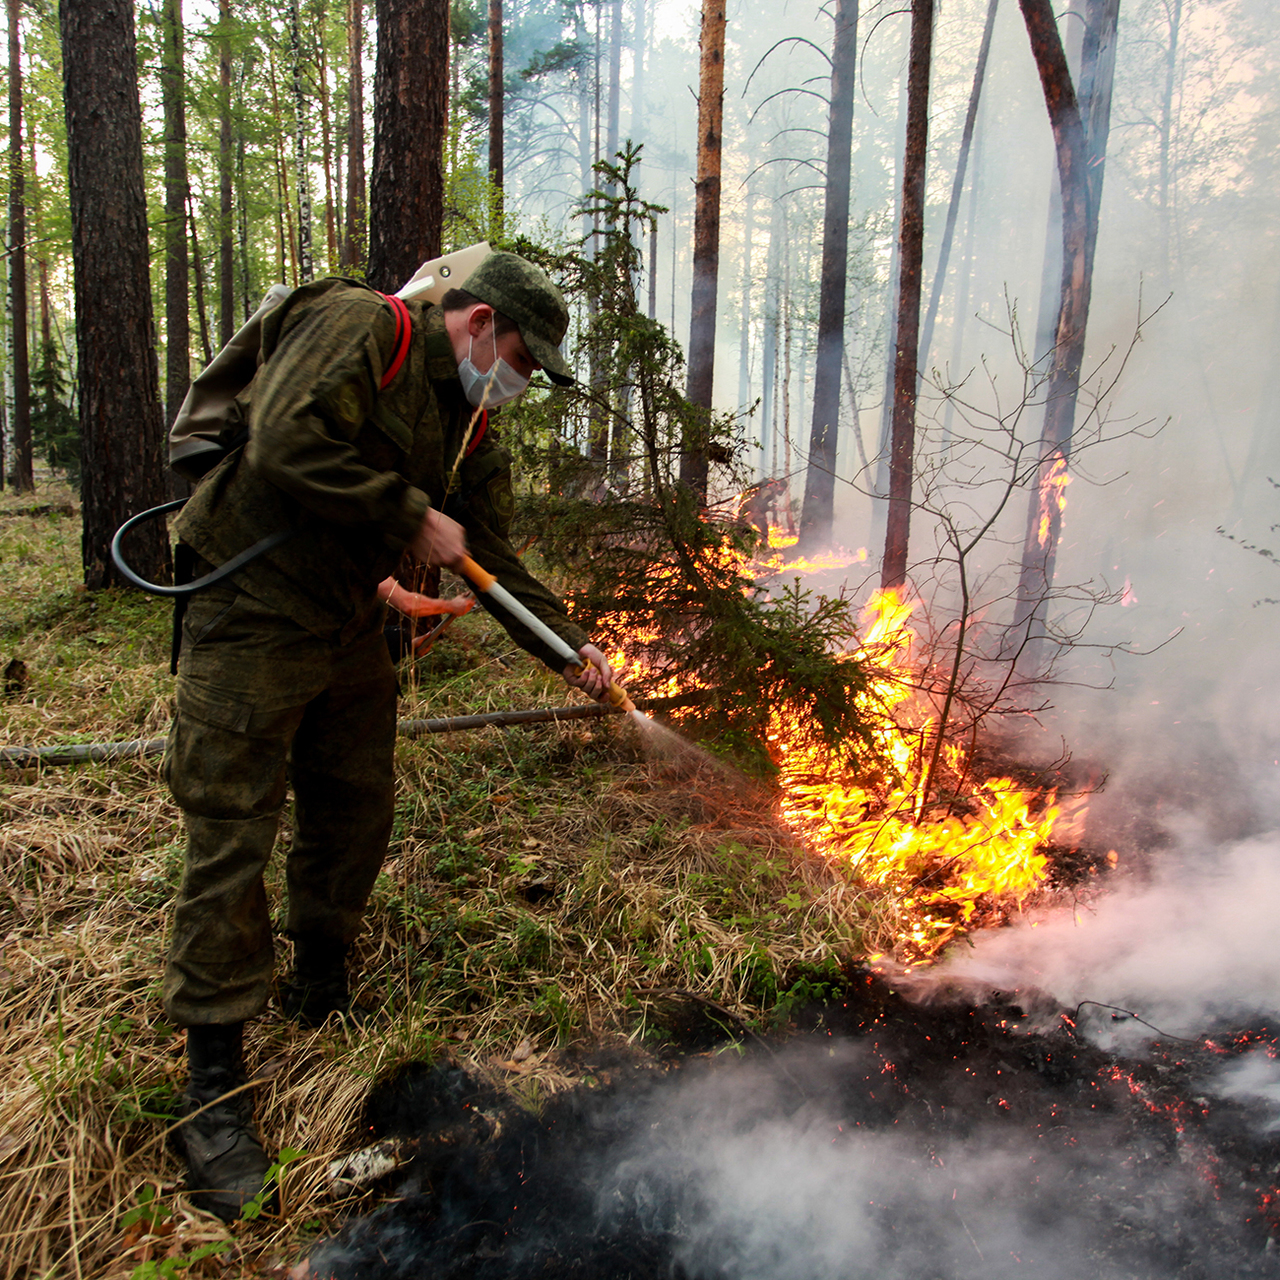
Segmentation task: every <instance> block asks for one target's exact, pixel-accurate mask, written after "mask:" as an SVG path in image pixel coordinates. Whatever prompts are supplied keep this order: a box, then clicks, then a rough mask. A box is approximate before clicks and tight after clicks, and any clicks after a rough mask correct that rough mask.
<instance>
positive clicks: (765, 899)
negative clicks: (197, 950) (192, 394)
mask: <svg viewBox="0 0 1280 1280" xmlns="http://www.w3.org/2000/svg"><path fill="white" fill-rule="evenodd" d="M66 501H67V498H66V495H65V494H64V493H58V494H56V495H51V494H50V493H49V492H48V491H42V492H41V493H39V494H38V495H37V497H36V500H35V502H34V503H33V502H32V501H31V499H30V498H22V499H18V498H16V497H15V496H13V495H3V496H0V557H2V558H3V563H4V566H5V570H6V575H5V587H4V595H3V598H0V659H2V660H3V663H4V664H5V665H9V664H11V663H14V662H15V660H17V661H18V662H20V663H21V664H22V667H21V668H19V667H17V666H14V667H13V672H14V675H13V677H12V680H11V683H10V686H9V687H8V689H7V692H6V695H5V697H4V700H3V702H2V703H0V723H2V724H3V730H2V731H0V732H2V735H3V740H4V741H5V743H6V744H9V745H17V744H29V745H47V744H50V743H53V742H67V741H108V740H117V739H121V738H135V737H153V736H161V735H162V734H163V732H164V728H165V723H166V721H167V719H168V714H169V703H168V699H169V696H170V693H171V681H170V678H169V676H168V674H167V661H168V628H169V613H168V608H167V606H166V605H165V604H164V603H163V602H161V601H156V600H151V599H144V598H141V597H139V596H137V595H134V594H132V593H130V594H123V593H121V594H117V593H111V592H108V593H101V594H99V595H97V596H94V597H88V596H86V595H85V594H84V593H83V592H80V591H78V590H77V588H76V586H75V582H76V578H77V575H78V563H77V559H78V557H77V556H76V551H77V550H78V524H77V521H76V519H75V518H74V516H73V515H66V514H62V513H59V512H58V511H57V510H56V505H55V509H54V510H53V511H51V512H45V513H42V514H39V515H34V516H31V515H15V514H12V512H13V510H14V509H15V508H16V507H20V506H21V507H28V506H33V505H36V506H38V505H44V504H49V503H51V502H52V503H53V504H59V503H66ZM19 671H22V675H21V676H19V675H18V672H19ZM563 700H564V692H563V686H562V685H561V684H560V683H559V681H557V680H556V679H555V678H554V677H552V676H550V675H548V674H547V673H545V672H543V671H541V670H540V669H538V668H537V667H536V666H535V664H533V663H532V662H529V661H526V660H525V659H524V658H523V657H522V656H519V655H514V654H513V651H512V648H511V646H510V645H509V643H507V642H506V641H505V638H504V637H502V636H501V634H500V633H499V632H497V631H496V629H494V628H493V627H492V626H491V624H489V623H488V622H487V620H485V619H484V618H483V617H482V616H479V615H478V613H477V614H476V615H472V616H471V617H468V618H466V619H463V620H462V621H461V622H459V623H458V624H457V625H456V626H455V627H453V628H452V629H451V632H450V638H449V640H448V641H446V642H442V643H441V644H440V645H439V646H438V647H437V649H436V651H435V653H434V654H433V655H432V658H431V661H430V663H429V664H422V665H421V666H420V667H419V668H418V669H417V670H416V671H415V673H414V676H413V678H412V679H411V680H409V681H407V682H406V689H405V704H404V707H403V712H402V713H403V714H404V715H405V716H407V717H413V716H424V715H443V714H451V713H462V712H471V711H482V710H491V709H496V708H502V707H506V706H513V705H514V706H531V705H548V706H549V705H557V704H558V703H560V702H562V701H563ZM398 757H399V758H398V768H399V775H400V788H399V797H400V798H399V804H398V809H397V817H396V828H395V836H394V842H393V848H392V852H391V857H390V858H389V860H388V863H387V866H386V869H385V873H384V875H383V876H382V877H381V879H380V880H379V882H378V885H377V887H376V890H375V893H374V897H373V901H372V903H371V908H370V913H369V918H368V931H367V933H366V935H365V937H364V938H363V939H362V941H361V943H360V954H359V961H360V966H361V970H362V973H363V992H362V995H363V997H364V998H365V999H367V1000H369V1001H370V1002H372V1003H376V1004H378V1005H379V1006H380V1009H381V1012H382V1018H383V1020H382V1022H381V1023H380V1024H379V1027H378V1028H377V1030H376V1031H375V1032H372V1033H366V1034H360V1035H351V1036H348V1035H347V1034H346V1033H345V1032H344V1031H343V1030H341V1029H340V1028H337V1027H330V1028H327V1029H322V1030H321V1031H319V1032H306V1031H303V1030H300V1029H298V1028H296V1027H294V1026H292V1025H289V1024H286V1023H284V1022H283V1021H282V1020H281V1019H280V1017H279V1015H278V1014H277V1013H276V1012H275V1010H274V1009H272V1010H271V1011H269V1012H268V1014H267V1015H266V1016H265V1017H263V1018H262V1019H259V1020H258V1021H256V1022H255V1023H253V1024H251V1026H250V1028H249V1034H248V1054H249V1059H250V1061H251V1063H252V1064H254V1065H255V1066H256V1068H257V1070H258V1071H259V1073H260V1074H262V1075H263V1076H264V1077H265V1079H264V1083H263V1084H262V1085H261V1086H260V1087H259V1089H258V1094H257V1098H258V1110H259V1117H260V1120H261V1123H262V1126H263V1130H264V1133H265V1134H266V1135H267V1137H268V1141H269V1142H270V1143H272V1144H273V1145H274V1146H275V1148H276V1149H278V1150H282V1151H292V1152H301V1153H304V1154H301V1155H298V1156H297V1157H296V1158H293V1159H291V1160H289V1161H288V1163H287V1168H286V1169H285V1170H284V1172H283V1175H282V1183H283V1197H282V1206H281V1207H280V1209H279V1210H278V1211H269V1212H266V1213H264V1214H263V1215H262V1216H261V1217H259V1218H258V1219H257V1220H255V1221H252V1222H244V1223H241V1224H237V1225H236V1226H235V1227H234V1228H232V1229H230V1230H228V1229H226V1228H223V1227H222V1226H221V1225H220V1224H216V1223H213V1222H212V1221H211V1220H210V1219H208V1218H207V1217H204V1216H202V1215H199V1214H196V1213H194V1212H193V1211H192V1210H191V1209H190V1208H189V1206H188V1205H187V1203H186V1201H185V1200H184V1198H183V1196H182V1194H181V1187H182V1177H183V1175H182V1169H181V1166H180V1163H179V1161H178V1160H177V1158H176V1157H175V1156H174V1155H173V1154H172V1153H171V1152H170V1150H169V1149H168V1146H167V1143H166V1141H165V1138H164V1134H165V1130H166V1128H167V1126H168V1124H169V1120H168V1118H167V1117H169V1116H170V1115H171V1113H172V1107H173V1104H174V1102H175V1100H176V1095H177V1092H178V1090H179V1089H180V1086H181V1081H182V1077H183V1074H184V1065H183V1061H182V1041H181V1036H180V1034H179V1033H177V1032H176V1031H175V1029H174V1028H172V1027H170V1026H168V1025H166V1024H165V1022H164V1020H163V1015H162V1011H161V1008H160V1003H159V977H160V969H161V960H162V954H163V948H164V940H165V932H166V917H167V910H168V904H169V901H170V899H171V896H172V892H173V888H174V886H175V884H176V881H177V878H178V876H179V873H180V867H181V832H180V823H179V817H178V814H177V813H176V812H175V811H174V809H173V806H172V804H171V803H170V801H169V798H168V796H167V793H166V791H165V789H164V787H163V785H162V784H161V782H160V778H159V765H158V762H155V761H131V762H126V763H119V764H113V765H86V766H77V767H74V768H62V769H48V770H45V771H43V772H35V771H26V772H22V773H18V772H13V771H11V772H9V773H8V774H7V775H6V776H5V777H4V779H3V792H0V806H2V809H3V813H2V824H3V825H2V833H0V912H3V916H4V919H5V921H6V923H5V929H4V934H3V950H2V951H0V984H2V985H0V991H2V994H0V1019H3V1025H4V1027H5V1032H6V1034H5V1036H4V1040H3V1044H2V1046H0V1072H3V1078H4V1080H5V1086H4V1089H3V1093H2V1095H0V1224H3V1225H2V1226H0V1242H2V1244H3V1251H2V1252H0V1257H3V1259H4V1262H3V1264H0V1274H4V1275H8V1276H14V1277H22V1278H23V1280H28V1278H30V1277H35V1276H49V1275H59V1276H76V1277H78V1278H80V1277H85V1278H88V1277H108V1276H112V1277H114V1276H138V1277H141V1276H143V1275H147V1274H157V1273H156V1272H155V1271H154V1266H155V1265H158V1264H161V1263H163V1265H164V1267H165V1270H164V1272H163V1274H177V1273H178V1272H180V1271H185V1272H186V1273H187V1274H191V1275H199V1274H219V1275H227V1274H231V1275H237V1274H239V1275H254V1274H270V1273H273V1271H275V1270H277V1269H282V1268H286V1267H287V1266H288V1265H289V1264H290V1263H292V1262H293V1261H294V1260H296V1258H297V1256H298V1254H299V1253H300V1252H301V1251H302V1249H303V1248H304V1247H305V1245H306V1242H307V1241H308V1240H309V1239H311V1238H312V1237H313V1236H314V1235H316V1234H317V1233H323V1232H328V1231H329V1230H331V1229H332V1228H333V1227H334V1226H336V1225H337V1223H338V1222H340V1221H341V1220H342V1219H343V1218H344V1217H345V1216H346V1215H348V1214H349V1213H350V1212H352V1211H353V1210H355V1209H363V1207H365V1205H366V1202H365V1201H362V1200H360V1199H358V1198H347V1199H344V1198H342V1197H340V1196H335V1195H334V1194H333V1193H332V1192H331V1190H330V1188H329V1184H328V1179H327V1176H326V1173H325V1169H326V1165H327V1163H328V1161H329V1160H331V1159H333V1158H334V1157H336V1156H338V1155H340V1154H342V1153H344V1152H346V1151H349V1150H351V1149H352V1148H353V1147H356V1146H358V1145H360V1141H361V1140H360V1134H359V1128H358V1117H359V1113H360V1107H361V1103H362V1099H363V1098H364V1096H365V1094H366V1093H367V1090H368V1088H369V1085H370V1083H371V1082H372V1081H374V1080H376V1079H379V1078H381V1077H383V1076H385V1075H387V1074H388V1073H390V1072H392V1071H393V1070H395V1069H396V1068H397V1067H399V1066H400V1065H402V1064H403V1063H405V1062H407V1061H409V1060H411V1059H420V1058H424V1057H427V1058H430V1057H436V1056H439V1055H441V1054H445V1053H448V1054H449V1055H451V1056H452V1057H454V1058H456V1059H458V1060H460V1061H462V1062H465V1063H467V1064H469V1066H470V1067H471V1068H472V1069H473V1070H477V1071H480V1072H482V1073H485V1074H486V1075H487V1076H488V1077H490V1078H491V1079H493V1080H494V1081H495V1082H498V1083H500V1084H502V1085H503V1087H505V1088H509V1089H511V1090H514V1091H515V1093H516V1094H517V1095H519V1096H520V1097H521V1098H523V1099H524V1100H525V1102H527V1103H528V1104H530V1105H535V1104H536V1103H537V1102H538V1100H539V1099H540V1098H543V1097H545V1096H547V1095H549V1094H552V1093H555V1092H558V1091H560V1090H562V1089H564V1088H565V1087H566V1086H567V1085H569V1084H570V1083H572V1082H573V1081H574V1080H575V1079H576V1068H575V1067H574V1066H573V1064H572V1061H571V1060H570V1059H568V1058H566V1057H565V1056H564V1052H563V1050H564V1047H565V1046H566V1045H570V1044H573V1043H575V1042H583V1041H593V1040H594V1041H601V1040H608V1039H610V1038H620V1037H621V1038H628V1039H630V1040H631V1041H632V1042H633V1043H635V1044H636V1045H638V1046H644V1045H646V1044H653V1043H656V1042H658V1041H660V1040H661V1039H662V1038H663V1036H664V1035H665V1032H664V1030H663V1026H664V1023H666V1022H668V1021H669V1020H670V1017H671V1016H672V1010H673V1008H676V1007H677V1006H683V1008H684V1009H686V1010H687V1009H688V1008H689V1007H701V1008H703V1009H705V1010H707V1011H709V1012H710V1013H711V1014H712V1015H714V1016H715V1017H716V1018H724V1017H727V1018H730V1019H733V1020H737V1021H738V1022H742V1023H747V1024H751V1025H754V1026H758V1027H764V1026H767V1025H769V1024H770V1023H771V1022H774V1021H777V1020H785V1018H786V1016H787V1014H788V1012H789V1010H790V1008H791V1006H792V1003H793V1002H794V1001H796V1000H800V999H803V998H806V997H807V996H808V995H809V994H811V993H812V992H813V991H814V990H815V989H820V988H821V987H822V984H823V983H824V982H826V981H828V980H830V979H832V978H834V977H835V976H836V974H837V969H838V965H839V962H840V961H841V960H842V959H843V958H845V957H847V956H849V955H856V954H860V953H862V952H863V951H865V950H866V949H868V948H869V947H870V948H876V947H879V948H881V949H883V947H884V945H885V939H887V938H889V937H890V936H891V935H892V933H893V931H894V928H895V924H894V921H893V920H892V918H891V914H890V913H887V912H885V910H884V909H883V908H881V907H879V906H877V905H876V904H875V903H874V902H873V901H872V899H871V898H870V897H868V896H867V895H866V894H865V893H864V892H863V891H862V890H860V889H859V888H858V887H857V886H856V885H855V883H854V882H853V881H852V880H851V879H849V878H848V877H841V876H838V875H833V874H832V873H831V870H830V868H829V867H828V866H827V864H825V863H824V862H822V861H821V860H815V859H812V858H807V857H805V856H803V855H802V854H801V853H800V852H799V851H798V850H797V848H796V847H795V842H794V840H793V838H792V837H791V836H790V835H789V833H787V832H786V830H785V829H784V828H783V827H781V826H780V825H779V824H777V823H776V822H775V821H774V820H773V819H772V818H771V816H770V815H769V813H768V809H767V806H765V807H762V806H761V803H760V799H759V796H758V794H756V793H754V792H753V791H752V790H751V789H750V787H748V786H745V785H744V786H742V787H730V786H728V785H727V784H726V780H725V775H724V773H723V771H720V770H715V771H711V772H704V773H702V774H694V775H690V774H688V773H680V774H679V775H678V776H677V775H676V774H674V773H673V766H671V765H669V764H667V763H664V762H663V761H662V760H660V759H658V760H652V761H651V760H648V759H646V758H645V757H644V756H643V755H642V754H641V753H640V751H639V747H638V742H637V739H636V737H635V735H634V732H633V731H632V730H631V729H630V728H629V727H628V726H626V725H624V724H619V723H616V722H605V723H600V724H598V725H596V726H594V727H591V728H586V729H584V728H581V727H576V726H561V727H555V726H543V727H538V728H536V729H532V730H514V731H507V732H502V731H492V730H490V731H485V732H483V733H480V734H472V735H458V736H455V737H452V738H448V739H425V740H421V741H417V742H408V741H402V742H401V743H400V745H399V748H398ZM680 767H681V768H683V767H684V766H683V765H681V766H680ZM762 815H763V816H762ZM271 888H272V892H273V893H278V891H279V886H278V885H273V886H271ZM282 960H283V956H282ZM678 993H689V994H687V995H683V994H678ZM147 1266H151V1267H152V1268H153V1270H151V1271H147V1270H145V1269H144V1268H145V1267H147Z"/></svg>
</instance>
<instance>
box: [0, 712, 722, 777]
mask: <svg viewBox="0 0 1280 1280" xmlns="http://www.w3.org/2000/svg"><path fill="white" fill-rule="evenodd" d="M705 700H706V694H705V693H689V694H683V695H681V696H679V697H675V698H649V699H647V700H645V701H641V702H637V703H636V709H637V710H638V711H665V710H667V709H669V708H673V707H687V706H693V705H694V704H696V703H699V702H703V701H705ZM621 714H622V712H621V710H620V709H619V708H618V707H615V706H613V705H611V704H610V703H602V702H583V703H575V704H574V705H573V706H571V707H539V708H535V709H534V710H532V711H488V712H485V713H484V714H483V715H474V716H446V717H443V718H442V719H439V720H401V721H399V722H398V723H397V724H396V732H397V733H398V734H400V736H401V737H403V738H425V737H426V736H427V735H428V734H432V733H463V732H465V731H467V730H469V729H489V728H495V727H497V728H501V727H503V726H506V725H517V724H547V723H548V722H550V721H557V722H558V721H561V720H591V719H595V718H597V717H599V716H611V715H621ZM165 742H166V739H164V738H150V739H143V738H139V739H136V740H135V741H133V742H83V743H75V744H73V745H71V746H64V747H0V764H7V765H9V766H11V767H12V768H15V769H30V768H33V767H34V766H36V765H54V764H87V763H90V762H92V761H102V760H132V759H135V758H145V757H148V756H158V755H162V754H163V753H164V744H165Z"/></svg>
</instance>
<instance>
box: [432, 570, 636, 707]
mask: <svg viewBox="0 0 1280 1280" xmlns="http://www.w3.org/2000/svg"><path fill="white" fill-rule="evenodd" d="M453 567H454V568H455V569H456V570H457V571H458V572H459V573H460V574H462V575H463V577H465V578H466V579H467V581H468V582H470V583H471V585H472V586H473V587H474V588H475V589H476V590H477V591H480V592H483V593H484V594H485V595H487V596H488V597H489V598H490V599H491V600H494V601H496V602H497V603H498V604H500V605H501V606H502V607H503V608H504V609H505V610H506V611H507V612H508V613H509V614H511V615H512V617H515V618H518V619H519V620H520V621H521V622H523V623H524V625H525V626H526V627H528V628H529V630H530V631H532V632H533V633H534V634H535V635H536V636H537V637H538V638H539V639H540V640H542V641H543V642H544V643H545V644H547V645H548V646H549V647H550V648H552V649H554V650H555V652H556V653H558V654H559V655H560V656H561V657H562V658H563V659H564V660H565V662H567V663H569V664H570V665H571V666H572V667H573V668H574V670H575V671H584V670H585V669H586V667H587V665H588V664H587V663H585V662H583V660H582V655H581V654H580V653H578V652H577V651H576V650H575V649H574V648H573V647H572V645H570V644H569V643H568V642H567V641H566V640H562V639H561V638H560V637H559V636H558V635H556V633H555V632H554V631H552V630H551V628H550V627H549V626H547V624H546V623H545V622H543V621H542V619H541V618H538V617H535V616H534V615H533V614H532V613H530V611H529V610H528V609H526V608H525V606H524V605H522V604H521V603H520V601H519V600H517V599H516V598H515V596H513V595H512V594H511V592H510V591H508V590H507V589H506V588H505V587H504V586H503V585H502V584H501V583H500V582H499V581H498V580H497V578H495V577H494V576H493V574H491V573H490V572H489V571H488V570H487V569H482V568H481V567H480V566H479V565H478V564H476V562H475V561H474V560H472V559H471V557H470V556H463V557H462V558H461V559H459V560H457V561H456V562H455V563H454V565H453ZM601 701H607V702H609V703H610V704H611V705H612V706H615V707H617V708H618V710H619V711H634V710H635V709H636V705H635V703H634V702H632V701H631V699H630V697H628V696H627V691H626V690H625V689H624V688H623V687H622V686H621V685H620V684H618V683H617V681H614V683H612V684H611V685H610V686H609V687H608V688H607V689H606V690H605V692H604V695H603V697H602V698H601Z"/></svg>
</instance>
